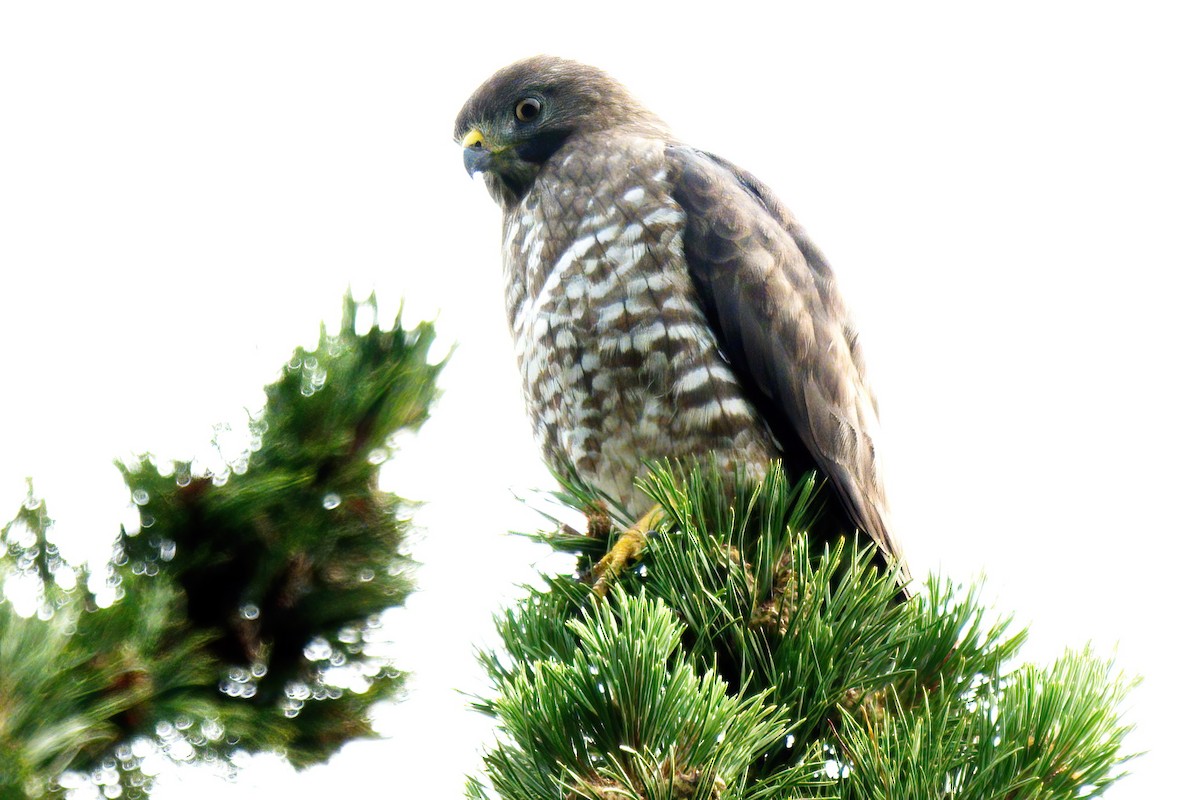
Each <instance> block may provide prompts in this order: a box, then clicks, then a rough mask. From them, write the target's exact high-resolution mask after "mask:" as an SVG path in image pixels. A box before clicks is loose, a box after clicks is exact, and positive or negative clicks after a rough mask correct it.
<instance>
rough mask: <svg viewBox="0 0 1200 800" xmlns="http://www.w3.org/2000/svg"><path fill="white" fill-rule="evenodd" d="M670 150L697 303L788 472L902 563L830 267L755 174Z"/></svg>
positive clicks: (854, 348) (857, 358)
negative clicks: (838, 506) (816, 474)
mask: <svg viewBox="0 0 1200 800" xmlns="http://www.w3.org/2000/svg"><path fill="white" fill-rule="evenodd" d="M666 155H667V160H668V163H669V164H670V165H671V180H672V186H673V190H672V195H673V196H674V198H675V200H676V202H678V203H679V205H680V206H681V207H682V208H683V210H684V211H685V213H686V215H687V218H686V222H685V224H684V231H683V248H684V256H685V258H686V260H687V266H688V271H689V272H690V274H691V277H692V280H693V282H694V283H695V286H696V290H697V293H698V295H699V297H700V301H701V305H702V306H703V308H704V312H705V315H706V316H707V318H708V322H709V325H710V326H711V327H712V329H713V332H714V333H715V335H716V338H717V341H718V343H719V345H720V347H721V351H722V353H724V354H725V356H726V358H727V359H728V360H729V362H730V364H731V365H732V366H733V368H734V371H735V372H736V373H737V374H738V377H739V379H740V380H741V382H742V384H743V388H744V389H745V391H746V393H747V395H748V399H749V400H750V401H751V403H752V404H753V405H754V406H755V407H756V408H757V409H758V411H759V413H761V414H762V416H763V417H764V418H765V419H766V421H767V424H768V425H769V426H770V428H771V433H772V434H774V436H775V438H776V439H777V440H778V441H779V443H780V445H781V449H782V451H783V454H784V462H785V465H786V466H787V468H788V470H789V472H790V473H791V474H792V475H793V476H794V477H799V476H800V475H801V474H803V472H805V471H808V470H812V469H814V468H815V469H817V470H819V471H820V472H821V474H823V475H824V476H826V477H827V478H828V479H829V482H830V483H832V484H833V486H834V488H835V489H836V490H837V493H838V496H839V497H840V498H841V501H842V506H843V508H844V510H845V512H846V518H847V521H848V522H849V523H850V524H851V525H853V526H854V527H857V528H858V529H860V530H862V531H864V532H866V533H867V534H868V535H870V537H871V538H872V539H873V540H874V542H875V544H876V545H877V546H878V547H879V549H880V551H882V553H883V555H884V556H885V557H886V558H887V560H888V561H889V562H891V561H897V562H900V563H901V564H903V557H902V555H901V553H900V551H899V549H898V547H897V546H896V544H895V543H894V542H893V541H892V539H891V538H890V536H889V535H888V530H887V525H888V523H887V501H886V498H885V496H884V493H883V488H882V486H881V484H880V481H879V477H878V475H877V474H876V461H875V442H874V433H875V429H876V426H877V425H878V421H877V411H876V406H875V398H874V396H873V395H872V393H871V391H870V389H869V388H868V386H867V384H866V380H865V377H864V368H863V360H862V356H861V353H860V351H859V346H858V341H857V335H856V333H855V331H854V329H853V327H852V326H851V324H850V320H849V316H848V314H847V312H846V309H845V306H844V304H843V302H842V298H841V295H840V294H839V293H838V291H837V287H836V285H835V283H834V279H833V274H832V272H831V271H830V269H829V266H828V265H827V264H826V263H825V260H824V258H823V257H822V256H821V253H820V252H819V251H818V250H817V248H816V246H815V245H813V243H812V242H811V240H809V238H808V236H807V234H806V233H805V232H804V230H803V229H802V228H801V227H800V225H799V224H798V223H797V222H796V220H795V219H794V218H793V217H792V215H791V213H790V212H788V210H787V209H786V208H784V207H783V205H782V204H781V203H780V202H779V200H778V199H777V198H776V197H775V195H774V193H772V192H771V190H770V189H768V188H767V187H766V186H764V185H763V184H762V183H760V182H759V181H758V180H757V179H756V178H755V177H754V176H752V175H750V174H749V173H747V172H745V171H743V170H741V169H739V168H737V167H736V166H734V165H732V164H730V163H729V162H727V161H724V160H723V159H720V158H717V157H716V156H713V155H710V154H708V153H704V152H701V151H698V150H694V149H691V148H686V147H681V146H672V147H668V148H667V154H666ZM845 528H846V526H845V525H844V524H843V527H842V530H840V531H830V533H839V534H846V533H848V532H849V531H848V530H846V529H845Z"/></svg>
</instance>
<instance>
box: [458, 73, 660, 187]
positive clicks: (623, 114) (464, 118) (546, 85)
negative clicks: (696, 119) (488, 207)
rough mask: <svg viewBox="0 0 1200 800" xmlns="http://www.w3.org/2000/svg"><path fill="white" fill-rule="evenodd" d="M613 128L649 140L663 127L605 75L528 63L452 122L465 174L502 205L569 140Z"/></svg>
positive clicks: (494, 83) (490, 84)
mask: <svg viewBox="0 0 1200 800" xmlns="http://www.w3.org/2000/svg"><path fill="white" fill-rule="evenodd" d="M618 128H619V129H621V130H622V131H624V132H627V133H630V134H634V135H643V136H650V137H656V138H665V137H667V136H668V133H667V128H666V126H665V125H664V124H663V123H662V121H660V120H659V119H658V118H657V117H656V116H654V115H653V114H651V113H650V112H649V111H647V110H646V109H645V108H643V107H642V105H641V104H640V103H638V102H637V101H636V100H634V99H633V97H632V96H631V95H630V94H629V92H628V91H627V90H626V89H625V87H624V86H622V85H621V84H619V83H617V82H616V81H615V80H613V79H612V78H610V77H609V76H608V75H607V74H606V73H604V72H602V71H601V70H598V69H596V68H595V67H589V66H587V65H586V64H579V63H576V62H574V61H568V60H566V59H563V58H553V57H551V56H535V57H533V58H528V59H525V60H524V61H518V62H517V63H515V64H512V65H511V66H508V67H505V68H504V69H502V70H500V71H499V72H497V73H496V74H495V75H493V76H492V77H491V78H489V79H488V80H487V81H486V82H485V83H484V84H483V85H482V86H480V87H479V88H478V89H476V90H475V93H474V94H473V95H471V98H470V99H469V100H467V102H466V104H465V105H464V106H463V107H462V111H460V112H458V119H456V120H455V121H454V138H455V140H456V141H457V142H458V143H459V144H461V145H462V147H463V162H464V163H465V164H466V167H467V172H468V173H470V174H472V175H474V174H475V173H477V172H482V173H484V177H485V180H486V181H487V186H488V190H489V191H490V192H491V194H492V197H494V198H495V199H496V201H497V202H498V203H500V204H501V205H502V206H506V207H509V206H512V205H514V204H515V203H517V202H519V201H520V200H521V198H522V197H524V196H525V193H526V192H528V191H529V187H530V186H532V185H533V182H534V180H535V179H536V178H537V175H538V171H539V170H540V169H541V167H542V165H543V164H545V163H546V162H547V161H548V160H549V159H550V158H551V157H552V156H553V155H554V154H555V153H557V152H558V151H559V150H560V149H561V148H562V147H563V146H564V145H565V144H567V143H568V142H569V141H570V139H571V137H572V136H575V135H576V134H580V133H595V132H600V131H609V130H615V129H618Z"/></svg>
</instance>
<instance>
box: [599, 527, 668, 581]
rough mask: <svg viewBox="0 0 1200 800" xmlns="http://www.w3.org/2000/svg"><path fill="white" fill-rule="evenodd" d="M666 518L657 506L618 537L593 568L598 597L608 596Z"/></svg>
mask: <svg viewBox="0 0 1200 800" xmlns="http://www.w3.org/2000/svg"><path fill="white" fill-rule="evenodd" d="M665 516H666V512H665V511H663V508H662V506H660V505H655V506H654V507H653V508H651V509H650V510H649V511H647V512H646V513H645V514H643V515H642V517H641V519H639V520H638V521H637V522H635V523H633V525H631V526H630V527H629V529H628V530H626V531H624V532H623V533H622V534H621V535H620V536H619V537H617V541H616V542H614V543H613V546H612V547H611V548H609V550H608V552H607V553H606V554H605V556H604V558H602V559H600V561H598V562H597V563H596V566H595V567H593V568H592V574H593V575H595V576H596V580H595V583H593V584H592V591H593V592H594V593H595V594H596V596H597V597H604V596H605V595H606V594H608V587H609V586H611V585H612V583H613V581H615V580H616V579H617V578H618V577H619V576H620V574H621V573H622V572H623V571H624V570H625V567H627V566H629V564H631V563H632V562H634V561H636V560H637V558H638V556H640V555H641V554H642V550H643V549H645V547H646V537H647V536H648V535H649V534H650V532H651V531H652V530H654V529H655V528H657V527H658V523H660V522H662V520H663V517H665Z"/></svg>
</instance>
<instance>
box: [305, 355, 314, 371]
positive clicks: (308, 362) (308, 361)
mask: <svg viewBox="0 0 1200 800" xmlns="http://www.w3.org/2000/svg"><path fill="white" fill-rule="evenodd" d="M304 368H305V369H316V368H317V357H316V356H309V357H308V358H306V359H304Z"/></svg>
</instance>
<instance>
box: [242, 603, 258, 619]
mask: <svg viewBox="0 0 1200 800" xmlns="http://www.w3.org/2000/svg"><path fill="white" fill-rule="evenodd" d="M238 613H239V614H241V615H242V619H258V614H259V610H258V606H256V605H254V603H243V604H242V607H241V608H239V609H238Z"/></svg>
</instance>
